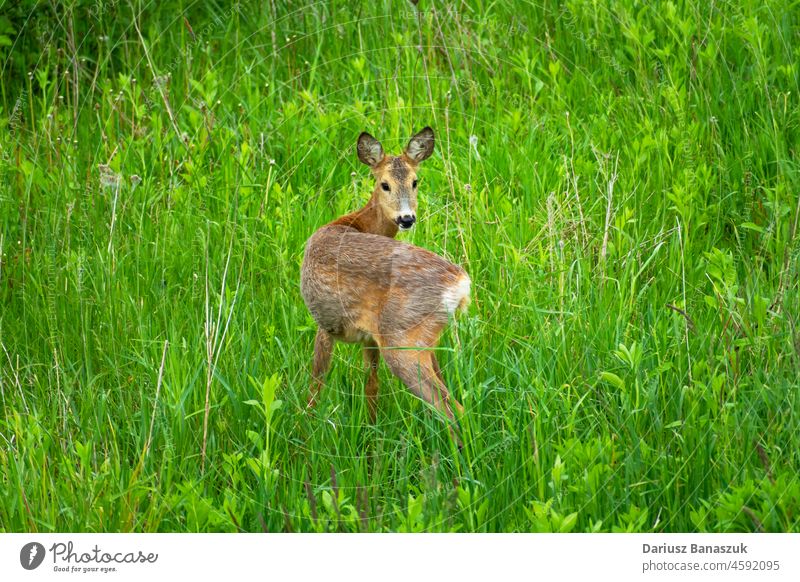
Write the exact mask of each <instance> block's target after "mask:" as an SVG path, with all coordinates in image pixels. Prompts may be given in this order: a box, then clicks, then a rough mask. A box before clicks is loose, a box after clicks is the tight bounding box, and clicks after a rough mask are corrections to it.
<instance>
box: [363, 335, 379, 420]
mask: <svg viewBox="0 0 800 582" xmlns="http://www.w3.org/2000/svg"><path fill="white" fill-rule="evenodd" d="M379 362H380V352H379V351H378V345H377V344H376V343H374V342H370V343H368V344H366V345H364V364H366V366H367V372H368V373H369V376H368V377H367V385H366V388H365V389H364V392H365V393H366V396H367V408H368V410H369V419H370V420H371V421H372V422H373V423H374V422H375V419H376V418H377V416H378V363H379Z"/></svg>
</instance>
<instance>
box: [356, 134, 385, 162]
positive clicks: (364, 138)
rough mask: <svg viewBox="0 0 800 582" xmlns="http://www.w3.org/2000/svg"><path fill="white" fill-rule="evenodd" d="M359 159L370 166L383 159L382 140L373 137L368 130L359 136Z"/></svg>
mask: <svg viewBox="0 0 800 582" xmlns="http://www.w3.org/2000/svg"><path fill="white" fill-rule="evenodd" d="M356 149H357V150H358V159H359V160H361V161H362V162H363V163H365V164H367V165H368V166H369V167H371V168H374V167H375V166H377V165H378V164H380V163H381V161H382V160H383V157H384V154H383V147H382V146H381V142H379V141H378V140H377V139H375V138H374V137H372V136H371V135H370V134H368V133H367V132H366V131H364V132H361V135H359V136H358V147H357V148H356Z"/></svg>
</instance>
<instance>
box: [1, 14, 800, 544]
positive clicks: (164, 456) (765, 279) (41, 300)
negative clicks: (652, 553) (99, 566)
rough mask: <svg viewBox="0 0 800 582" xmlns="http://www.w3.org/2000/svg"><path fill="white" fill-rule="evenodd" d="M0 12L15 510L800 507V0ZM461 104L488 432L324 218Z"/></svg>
mask: <svg viewBox="0 0 800 582" xmlns="http://www.w3.org/2000/svg"><path fill="white" fill-rule="evenodd" d="M6 14H7V15H6V16H2V17H0V40H2V39H3V38H6V39H8V42H6V43H4V42H0V63H2V79H3V82H2V92H1V94H0V98H1V99H2V101H0V105H1V106H2V115H0V124H2V129H0V152H1V153H2V159H1V160H0V178H1V179H0V398H1V401H0V404H1V405H2V409H1V410H0V442H1V443H2V446H0V491H1V492H2V495H0V497H2V500H3V501H2V503H0V529H2V530H4V531H39V532H46V531H55V530H79V531H241V530H244V531H261V530H267V531H385V530H401V531H464V532H472V531H687V530H688V531H761V530H766V531H787V530H791V531H796V530H798V529H800V483H799V482H798V478H797V475H798V473H800V453H799V452H798V451H800V418H799V417H798V410H799V409H800V392H798V377H799V376H800V374H799V373H798V370H800V284H799V283H798V281H799V280H800V273H799V272H798V270H799V269H800V242H798V235H799V234H800V233H798V221H799V220H800V198H799V197H798V190H799V188H800V179H799V177H798V158H797V156H798V152H797V144H798V143H800V139H799V138H800V113H798V111H800V108H798V95H800V86H798V64H797V63H798V62H800V42H798V40H799V39H798V35H800V28H799V25H800V14H799V13H798V12H797V10H795V9H793V8H792V5H791V3H790V2H786V1H782V0H767V1H766V2H756V1H751V0H747V1H744V2H715V3H705V2H681V1H678V2H658V3H639V2H622V3H618V4H616V5H614V6H613V7H611V8H609V7H606V6H605V5H604V4H602V3H599V4H598V3H592V2H588V1H585V0H574V1H571V2H568V3H566V4H565V5H564V6H559V5H557V4H554V3H549V2H547V3H527V2H518V3H516V4H514V5H507V4H506V3H493V4H492V3H490V4H485V3H482V2H472V1H469V2H459V3H455V4H453V5H452V6H450V7H449V8H445V7H442V6H439V5H434V4H431V3H429V2H426V1H425V0H422V1H421V2H420V3H419V5H418V6H417V7H414V6H413V5H412V4H410V3H405V2H401V1H395V2H367V3H362V4H357V5H352V4H341V5H339V4H338V3H330V4H329V3H311V4H296V3H291V4H285V3H278V2H253V3H248V4H246V5H245V4H241V5H239V4H236V5H232V6H227V5H225V4H224V3H219V4H217V3H213V2H212V3H190V2H161V3H144V2H138V1H137V2H133V3H132V4H129V3H124V2H114V3H108V4H102V3H86V2H76V3H56V4H53V5H48V6H39V5H38V3H32V2H31V3H27V4H26V3H22V4H19V5H16V6H13V7H9V10H8V12H7V13H6ZM426 124H430V125H432V126H433V127H434V128H435V130H436V132H437V151H436V153H435V155H434V157H433V158H432V159H431V160H429V161H428V162H426V165H425V167H424V168H422V169H421V172H420V173H421V183H420V209H419V218H420V220H419V222H418V225H417V227H416V228H415V230H414V231H413V232H412V233H411V234H410V235H403V238H405V239H406V240H409V241H411V242H413V243H414V244H417V245H420V246H423V247H426V248H428V249H431V250H434V251H436V252H438V253H440V254H442V255H444V256H446V257H448V258H449V259H451V260H453V261H454V262H457V263H459V264H461V265H463V266H464V267H465V269H466V270H467V271H468V272H469V273H470V275H471V277H472V280H473V285H474V297H473V306H472V307H471V309H470V312H469V313H468V315H467V316H466V317H463V318H461V319H460V320H459V322H458V323H457V325H456V326H455V327H453V328H451V329H450V330H449V331H448V332H447V334H446V337H445V339H444V341H443V343H442V347H441V356H440V360H441V361H442V365H443V368H444V375H445V377H446V379H447V381H448V384H449V386H450V388H451V390H452V391H453V392H454V393H455V394H456V395H457V397H458V398H459V400H461V401H462V402H463V403H464V405H465V408H466V414H465V416H464V418H463V419H462V422H461V424H462V432H463V440H464V448H463V450H461V451H459V450H458V449H457V448H455V447H454V445H453V443H452V442H451V441H450V438H449V435H448V432H447V430H446V428H445V426H444V425H443V423H442V422H441V421H440V420H439V419H438V418H437V417H436V416H435V415H434V414H432V413H431V412H430V411H429V409H428V408H427V407H426V406H424V405H423V404H421V403H420V402H418V401H417V400H416V399H415V398H414V397H413V396H412V395H411V394H410V393H408V391H407V390H406V389H405V388H404V387H403V385H402V384H400V382H399V381H398V380H396V379H394V378H393V377H392V376H391V375H390V374H389V373H388V371H387V370H386V369H385V368H384V369H382V370H381V395H380V404H379V414H378V421H377V423H376V424H374V425H372V424H370V423H369V421H368V415H367V410H366V403H365V401H364V396H363V385H364V383H365V381H366V374H365V372H364V370H363V368H362V363H361V357H360V353H359V351H358V349H357V348H355V347H354V346H346V345H339V346H338V347H337V351H336V353H335V357H334V363H333V366H332V370H331V373H330V375H329V378H328V384H327V387H326V389H325V391H324V392H323V393H322V396H321V402H320V404H319V405H318V407H317V408H316V409H314V410H313V411H311V412H309V411H306V410H305V398H306V394H307V388H308V384H309V372H310V358H311V354H312V343H313V336H314V329H315V326H314V322H313V320H312V319H311V317H310V315H309V314H308V312H307V310H306V308H305V307H304V305H303V302H302V299H301V297H300V294H299V267H300V262H301V257H302V251H303V246H304V243H305V241H306V239H307V238H308V237H309V236H310V234H311V233H312V232H313V231H314V230H315V229H316V228H318V227H319V226H321V225H322V224H324V223H326V222H327V221H329V220H331V219H333V218H334V217H336V216H338V215H341V214H344V213H345V212H348V211H350V210H352V209H355V208H357V207H358V206H360V205H362V204H363V203H364V202H365V200H366V199H367V197H368V195H369V192H370V190H371V188H372V183H371V181H370V178H369V176H368V172H367V171H366V168H364V167H363V166H360V165H359V164H358V162H357V159H356V156H355V151H354V145H355V139H356V137H357V135H358V133H359V132H360V131H362V130H368V131H370V132H371V133H372V134H374V135H376V136H377V137H378V138H379V139H381V140H382V142H383V144H384V146H385V147H386V149H388V150H389V151H394V152H396V151H399V150H400V149H401V148H402V146H403V145H404V144H405V141H406V140H407V139H408V137H409V136H410V135H411V133H412V132H413V131H414V130H418V129H419V128H421V127H422V126H424V125H426Z"/></svg>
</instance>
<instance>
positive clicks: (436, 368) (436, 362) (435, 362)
mask: <svg viewBox="0 0 800 582" xmlns="http://www.w3.org/2000/svg"><path fill="white" fill-rule="evenodd" d="M431 363H432V364H433V371H434V372H435V374H436V379H437V380H438V381H439V384H440V385H441V386H444V387H445V391H447V384H445V381H444V377H443V376H442V369H441V368H440V367H439V360H437V359H436V354H434V353H433V352H431ZM450 402H451V404H452V405H453V406H454V407H455V409H456V411H458V414H459V415H461V414H464V407H463V406H462V405H461V403H460V402H459V401H458V400H456V399H455V398H453V397H452V396H451V397H450Z"/></svg>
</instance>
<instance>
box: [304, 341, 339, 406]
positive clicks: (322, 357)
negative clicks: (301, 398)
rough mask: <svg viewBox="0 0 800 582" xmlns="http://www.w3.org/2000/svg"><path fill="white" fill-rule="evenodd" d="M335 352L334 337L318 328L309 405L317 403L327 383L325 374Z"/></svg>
mask: <svg viewBox="0 0 800 582" xmlns="http://www.w3.org/2000/svg"><path fill="white" fill-rule="evenodd" d="M332 354H333V338H332V337H331V336H330V335H329V334H328V333H327V332H326V331H325V330H323V329H321V328H318V329H317V336H316V337H315V338H314V360H313V362H312V364H311V387H310V389H309V394H308V406H309V407H311V406H314V405H315V404H316V403H317V397H318V396H319V392H320V390H322V387H323V386H324V385H325V374H326V373H327V372H328V368H330V366H331V355H332Z"/></svg>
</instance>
